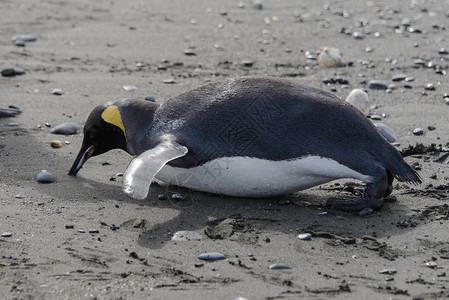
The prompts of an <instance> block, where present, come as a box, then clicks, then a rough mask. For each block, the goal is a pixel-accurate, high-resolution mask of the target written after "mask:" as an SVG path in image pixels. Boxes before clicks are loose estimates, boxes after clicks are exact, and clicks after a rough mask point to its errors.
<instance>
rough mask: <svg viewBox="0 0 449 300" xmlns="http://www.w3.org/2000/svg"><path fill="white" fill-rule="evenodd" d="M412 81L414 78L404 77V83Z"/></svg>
mask: <svg viewBox="0 0 449 300" xmlns="http://www.w3.org/2000/svg"><path fill="white" fill-rule="evenodd" d="M414 80H415V78H414V77H406V78H405V81H406V82H410V81H414Z"/></svg>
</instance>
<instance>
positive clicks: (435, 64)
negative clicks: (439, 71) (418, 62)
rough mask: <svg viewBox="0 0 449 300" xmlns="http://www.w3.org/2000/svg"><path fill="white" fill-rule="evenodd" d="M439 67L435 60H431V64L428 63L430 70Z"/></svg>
mask: <svg viewBox="0 0 449 300" xmlns="http://www.w3.org/2000/svg"><path fill="white" fill-rule="evenodd" d="M436 66H437V62H436V61H434V60H433V59H432V60H429V62H428V63H427V67H428V68H430V69H431V68H435V67H436Z"/></svg>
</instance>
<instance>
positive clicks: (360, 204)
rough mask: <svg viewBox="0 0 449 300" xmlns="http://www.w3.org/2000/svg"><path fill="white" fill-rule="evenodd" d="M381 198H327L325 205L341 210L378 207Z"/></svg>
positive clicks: (381, 200) (380, 204) (381, 201)
mask: <svg viewBox="0 0 449 300" xmlns="http://www.w3.org/2000/svg"><path fill="white" fill-rule="evenodd" d="M382 203H383V198H367V197H361V198H354V199H351V198H343V199H341V198H329V199H328V200H327V203H326V206H329V207H331V208H332V209H336V210H342V211H361V210H362V209H364V208H368V207H369V208H372V209H378V208H379V207H381V206H382Z"/></svg>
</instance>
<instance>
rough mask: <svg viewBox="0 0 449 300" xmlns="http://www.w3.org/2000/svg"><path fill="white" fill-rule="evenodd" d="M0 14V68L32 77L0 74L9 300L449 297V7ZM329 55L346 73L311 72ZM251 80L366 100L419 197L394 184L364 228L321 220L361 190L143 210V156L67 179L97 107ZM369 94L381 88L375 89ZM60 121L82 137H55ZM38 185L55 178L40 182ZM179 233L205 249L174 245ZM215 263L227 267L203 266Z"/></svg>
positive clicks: (6, 5)
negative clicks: (339, 200) (43, 176)
mask: <svg viewBox="0 0 449 300" xmlns="http://www.w3.org/2000/svg"><path fill="white" fill-rule="evenodd" d="M0 7H1V9H2V12H3V14H2V19H1V20H0V24H1V26H0V32H1V39H0V55H1V60H0V69H1V70H4V69H8V68H22V69H24V70H25V74H23V75H18V76H13V77H4V76H3V77H0V90H1V95H2V97H1V98H0V107H1V108H7V107H8V106H10V105H17V106H18V107H19V108H20V109H21V110H22V113H21V114H20V115H18V116H16V117H10V118H0V203H1V210H0V220H1V221H0V234H2V236H1V237H0V297H1V298H3V299H179V298H181V297H182V298H184V299H298V298H299V299H446V298H449V277H448V276H449V221H448V220H449V206H448V205H449V202H448V197H449V182H448V178H449V175H448V174H449V165H448V162H449V159H447V156H446V154H447V153H448V151H449V140H448V133H449V123H448V121H447V120H448V115H449V105H447V103H449V96H448V97H447V98H444V97H445V95H448V94H449V85H448V77H447V75H446V72H447V71H448V66H449V54H448V51H449V28H448V27H447V26H448V24H449V22H448V21H449V1H448V0H439V1H430V0H429V1H426V0H413V1H386V0H379V1H356V0H350V1H321V0H320V1H314V0H306V1H296V2H289V1H274V0H272V1H270V0H265V1H264V0H262V2H261V3H260V4H258V3H256V2H254V1H241V2H240V1H206V0H196V1H178V0H177V1H162V0H153V1H141V0H130V1H105V0H99V1H87V0H80V1H63V2H60V1H48V0H45V1H19V2H17V1H12V0H7V1H2V3H1V4H0ZM24 34H27V35H31V36H33V37H35V38H36V40H35V41H29V42H26V43H25V46H17V45H16V44H15V43H14V42H13V41H12V37H13V36H17V35H24ZM324 47H335V48H338V49H339V50H340V52H341V54H342V58H343V61H344V66H341V67H323V66H321V65H318V63H317V60H316V58H317V55H318V54H319V53H320V51H322V50H323V48H324ZM243 75H270V76H274V77H282V78H288V79H289V80H292V81H295V82H300V83H302V84H304V85H309V86H313V87H318V88H321V89H324V90H326V91H330V92H333V93H335V94H336V95H337V96H339V97H340V98H342V99H345V98H346V96H347V95H348V94H349V93H350V91H351V90H352V89H355V88H360V89H365V90H367V92H368V95H369V97H370V102H371V105H372V106H373V109H372V110H371V115H375V117H372V119H373V122H382V123H384V124H386V125H388V126H389V127H391V128H392V129H393V130H394V131H395V132H396V134H397V135H398V139H397V141H396V144H395V147H396V148H397V149H398V150H399V151H401V153H402V154H403V156H404V157H405V160H406V161H407V163H409V164H410V165H411V166H412V167H413V168H414V169H415V170H417V172H418V173H419V175H420V176H421V178H422V181H423V183H422V184H420V185H417V186H414V185H411V184H407V183H402V182H401V183H399V182H397V181H395V182H394V190H393V193H392V195H391V196H390V197H389V198H387V199H386V201H385V205H384V206H383V207H382V208H381V209H380V210H377V211H375V212H374V213H373V214H371V215H368V216H364V217H361V216H359V214H358V213H345V212H340V211H332V210H329V209H328V208H326V207H325V203H326V200H327V199H328V198H329V197H335V196H339V195H340V196H341V195H345V193H357V192H359V191H360V183H359V182H356V181H354V180H350V179H348V180H339V181H336V182H330V183H328V184H324V185H321V186H318V187H315V188H312V189H309V190H306V191H302V192H298V193H294V194H289V195H285V196H282V197H277V198H267V199H245V198H231V197H223V196H217V195H212V194H207V193H201V192H197V191H192V190H188V189H183V188H179V187H176V186H171V185H167V184H165V183H163V182H161V181H156V182H154V183H153V184H152V186H151V189H150V194H149V196H148V197H147V199H146V200H143V201H139V200H133V199H131V198H129V197H127V196H126V195H125V194H123V192H122V189H121V184H122V177H121V176H120V173H123V172H124V171H125V170H126V167H127V165H128V164H129V162H130V161H131V159H132V157H130V156H129V155H128V154H127V153H125V152H123V151H121V150H113V151H110V152H108V153H106V154H104V155H101V156H96V157H93V158H91V159H90V160H89V161H88V162H87V163H86V164H85V166H84V167H83V169H82V170H81V171H80V172H79V174H78V176H77V177H71V176H68V175H67V173H68V170H69V169H70V167H71V165H72V163H73V161H74V159H75V157H76V155H77V153H78V151H79V149H80V146H81V142H82V139H83V134H82V128H83V125H84V122H85V121H86V119H87V116H88V115H89V113H90V111H91V110H92V109H93V108H94V107H95V106H97V105H100V104H103V103H106V102H108V101H113V100H120V99H123V98H137V99H144V98H145V97H148V96H152V97H154V98H155V101H156V102H159V103H162V102H164V101H166V100H168V99H170V98H172V97H174V96H176V95H178V94H180V93H183V92H186V91H189V90H191V89H193V88H196V87H198V86H201V85H203V84H205V83H209V82H215V81H218V80H223V79H225V78H230V77H234V76H243ZM398 75H401V76H398ZM402 75H403V76H402ZM330 79H332V80H330ZM343 79H344V80H343ZM393 79H394V80H393ZM323 80H327V81H326V82H332V81H334V82H335V83H324V82H323ZM371 80H379V81H381V82H382V83H385V84H386V85H387V89H386V90H385V89H371V88H369V83H370V81H371ZM339 82H340V83H339ZM124 86H133V87H132V88H129V87H128V88H124ZM134 87H135V88H134ZM55 89H59V92H58V93H56V94H59V95H56V94H55ZM379 119H380V120H379ZM64 122H73V123H75V124H77V125H78V127H79V129H78V133H77V134H75V135H67V136H66V135H55V134H52V133H51V132H50V131H51V129H52V128H54V127H55V126H56V125H58V124H61V123H64ZM416 129H422V133H420V134H417V133H418V132H417V131H416ZM414 131H415V133H414ZM52 140H60V141H61V142H62V145H63V146H62V147H61V148H52V147H51V146H50V142H51V141H52ZM41 170H48V171H49V172H51V173H52V174H53V176H54V178H55V181H54V182H53V183H49V184H42V183H38V182H37V180H36V176H37V174H38V173H39V172H40V171H41ZM175 193H179V194H180V195H181V196H182V197H183V199H182V200H179V199H172V198H171V195H173V194H175ZM160 194H164V195H166V196H167V199H165V200H161V199H159V198H160V197H158V195H160ZM178 231H194V232H197V233H199V234H201V235H202V239H200V240H191V241H172V237H173V235H174V234H175V233H176V232H178ZM303 233H310V234H311V239H310V240H307V241H305V240H300V239H299V238H298V237H297V236H298V234H303ZM208 252H219V253H222V254H224V255H225V256H226V258H225V259H223V260H218V261H213V262H209V261H202V260H200V259H198V256H199V255H200V254H202V253H208ZM273 264H283V265H286V266H288V267H290V268H289V269H270V268H269V267H270V266H271V265H273Z"/></svg>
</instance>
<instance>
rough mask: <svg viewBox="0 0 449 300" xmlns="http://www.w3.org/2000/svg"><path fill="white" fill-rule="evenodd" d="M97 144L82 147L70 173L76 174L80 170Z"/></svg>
mask: <svg viewBox="0 0 449 300" xmlns="http://www.w3.org/2000/svg"><path fill="white" fill-rule="evenodd" d="M94 152H95V146H94V145H92V146H89V147H87V149H86V147H81V150H80V153H78V156H77V157H76V159H75V162H74V163H73V166H72V168H71V169H70V171H69V175H71V176H76V174H77V173H78V171H79V170H80V169H81V168H82V167H83V165H84V163H85V162H86V161H87V160H88V159H89V158H90V157H91V156H92V155H93V154H94Z"/></svg>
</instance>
